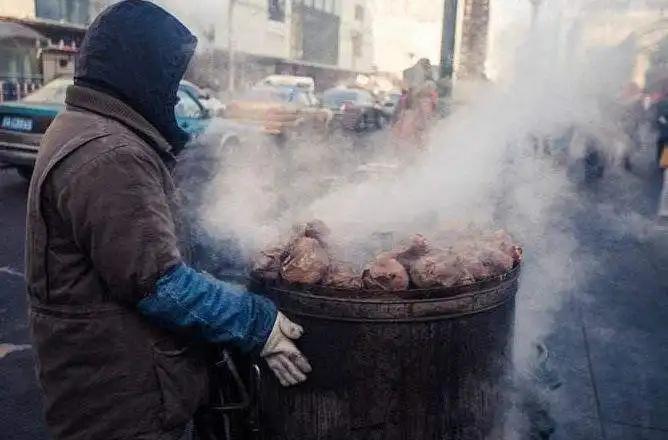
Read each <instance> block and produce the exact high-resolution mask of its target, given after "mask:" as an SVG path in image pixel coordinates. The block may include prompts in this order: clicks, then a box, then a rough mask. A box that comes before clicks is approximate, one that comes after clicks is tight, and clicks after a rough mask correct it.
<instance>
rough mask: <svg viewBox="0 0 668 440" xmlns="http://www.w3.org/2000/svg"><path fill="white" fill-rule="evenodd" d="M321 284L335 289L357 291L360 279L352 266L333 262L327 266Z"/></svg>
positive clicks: (360, 283)
mask: <svg viewBox="0 0 668 440" xmlns="http://www.w3.org/2000/svg"><path fill="white" fill-rule="evenodd" d="M322 284H323V286H327V287H333V288H336V289H349V290H359V289H360V288H361V287H362V277H361V276H360V275H359V273H356V272H355V270H354V269H353V268H352V266H350V265H348V264H345V263H342V262H340V261H335V262H332V264H331V265H330V266H329V271H328V272H327V275H325V279H324V280H323V281H322Z"/></svg>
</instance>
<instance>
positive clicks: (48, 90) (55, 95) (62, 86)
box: [23, 78, 73, 104]
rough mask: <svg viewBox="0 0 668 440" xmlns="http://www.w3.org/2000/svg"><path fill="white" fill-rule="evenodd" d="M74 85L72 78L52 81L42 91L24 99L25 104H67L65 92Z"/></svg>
mask: <svg viewBox="0 0 668 440" xmlns="http://www.w3.org/2000/svg"><path fill="white" fill-rule="evenodd" d="M72 83H73V81H72V78H60V79H56V80H53V81H51V82H50V83H48V84H46V85H45V86H44V87H42V88H41V89H39V90H37V91H36V92H34V93H31V94H30V95H28V96H26V97H25V98H23V101H25V102H36V103H37V102H39V103H53V104H64V103H65V91H66V90H67V87H68V86H71V85H72Z"/></svg>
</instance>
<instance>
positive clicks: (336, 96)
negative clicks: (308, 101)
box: [322, 87, 389, 131]
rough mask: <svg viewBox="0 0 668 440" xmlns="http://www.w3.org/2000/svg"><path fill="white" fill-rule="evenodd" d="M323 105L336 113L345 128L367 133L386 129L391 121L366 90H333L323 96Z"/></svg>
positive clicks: (337, 88)
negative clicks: (367, 131)
mask: <svg viewBox="0 0 668 440" xmlns="http://www.w3.org/2000/svg"><path fill="white" fill-rule="evenodd" d="M322 100H323V105H324V107H325V108H328V109H329V110H331V111H332V112H333V113H334V119H335V120H338V121H339V122H340V123H341V125H342V126H343V128H345V129H347V130H354V131H366V130H373V129H380V128H383V127H385V125H386V123H387V122H388V121H389V118H388V116H387V115H386V114H385V113H384V112H383V111H382V107H381V106H380V105H379V104H378V103H377V102H376V100H375V98H374V97H373V95H372V94H371V92H369V91H367V90H364V89H349V88H339V87H336V88H333V89H329V90H326V91H325V93H323V95H322Z"/></svg>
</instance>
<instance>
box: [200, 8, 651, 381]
mask: <svg viewBox="0 0 668 440" xmlns="http://www.w3.org/2000/svg"><path fill="white" fill-rule="evenodd" d="M516 3H517V2H516ZM617 3H620V2H617ZM621 3H623V4H621ZM621 3H620V4H619V5H617V4H616V3H615V2H601V1H598V0H591V1H586V0H582V1H579V2H573V1H568V0H545V1H544V2H543V6H542V9H541V13H540V14H539V15H538V16H536V18H535V20H536V21H535V22H534V23H533V24H532V25H531V24H530V23H527V22H526V20H527V19H530V14H528V13H526V11H523V12H521V13H518V14H517V17H518V18H519V19H520V20H522V22H521V23H517V22H514V21H513V17H512V16H509V17H508V16H507V17H504V19H503V20H501V21H499V22H497V23H500V25H499V26H500V27H498V28H496V29H493V34H494V36H495V37H494V45H493V54H494V55H493V56H492V57H493V60H492V61H493V62H491V63H490V64H493V69H494V82H493V83H487V84H476V85H474V86H472V87H468V86H469V85H466V84H461V83H460V84H458V86H459V90H462V91H465V93H462V94H459V95H457V96H456V100H455V101H456V102H457V104H456V105H455V110H454V112H453V113H452V114H451V115H450V116H449V117H447V118H446V119H444V120H441V121H440V122H438V123H437V124H436V125H435V126H434V127H433V129H432V130H431V133H430V136H429V141H428V143H427V145H426V148H424V149H418V148H416V147H415V146H403V147H399V148H398V147H397V146H395V145H394V144H393V143H392V140H391V137H390V136H386V135H383V134H380V135H377V136H375V137H374V138H371V140H370V139H366V140H363V141H353V140H351V139H350V138H346V139H324V138H312V139H310V140H307V141H303V140H302V141H300V142H288V143H287V144H286V145H283V146H282V147H280V148H277V147H276V146H275V145H273V144H272V143H271V142H261V141H257V142H255V143H253V144H252V145H247V146H244V148H243V149H242V150H241V151H238V152H236V153H234V154H230V155H228V156H226V158H225V161H226V165H225V168H224V170H221V173H220V174H219V176H218V177H217V178H216V179H215V181H214V182H213V183H212V185H211V186H210V188H209V195H208V198H207V203H205V207H204V209H203V211H202V217H203V219H204V220H205V223H206V224H207V225H208V227H209V228H210V229H211V231H212V232H213V233H215V234H219V235H225V236H230V235H233V236H236V237H237V238H238V239H239V241H240V242H241V245H242V248H243V249H244V250H245V252H246V253H247V254H250V253H252V252H254V251H256V250H258V249H261V248H263V247H265V246H268V245H271V244H274V243H275V242H276V241H278V240H279V239H280V238H281V236H282V235H283V234H285V233H286V231H288V230H289V228H290V226H291V225H292V224H294V223H297V222H299V221H303V220H307V219H310V218H319V219H322V220H323V221H325V222H326V223H327V224H328V225H330V227H331V228H332V229H333V232H334V236H336V237H338V240H339V243H340V244H341V245H342V247H346V246H349V247H359V245H360V242H363V241H364V240H365V239H366V238H367V237H369V236H371V235H372V234H373V233H374V232H384V231H393V232H394V233H395V234H396V235H397V236H399V237H401V236H405V235H408V234H411V233H415V232H421V233H424V234H425V235H427V236H429V234H430V233H437V232H438V230H439V229H442V228H443V227H445V225H452V224H468V223H475V224H478V225H482V226H486V227H490V228H496V227H503V228H506V229H507V230H509V231H510V232H511V233H512V234H513V235H514V236H515V237H516V239H517V240H518V241H519V242H520V243H521V244H523V246H524V248H525V257H526V261H525V264H524V268H523V275H522V280H521V284H520V291H519V294H518V302H517V318H516V326H515V345H514V347H515V350H514V354H515V361H516V366H517V367H518V369H519V370H520V371H523V370H526V369H528V368H529V367H530V365H531V359H532V356H533V354H534V345H533V343H534V342H536V341H541V340H542V339H543V338H545V337H547V336H548V335H549V334H550V333H551V332H552V331H553V329H554V324H555V323H554V322H553V319H554V318H553V317H554V316H555V312H557V311H558V310H559V309H560V308H561V307H562V305H563V304H564V302H565V301H567V300H568V298H569V295H572V294H573V293H577V292H578V290H579V289H578V286H583V285H584V282H585V281H586V279H587V276H588V274H589V273H591V272H592V271H593V270H595V268H596V265H597V260H596V258H595V256H594V255H592V254H590V253H588V252H587V251H586V250H585V249H582V248H581V246H580V244H579V242H578V239H577V236H576V234H575V233H574V227H573V224H572V222H571V219H572V216H573V215H574V213H575V212H577V211H578V210H579V209H580V208H581V207H582V206H581V204H583V203H589V201H588V200H587V199H586V198H584V197H582V195H581V193H580V190H579V184H580V180H581V174H582V173H583V170H582V168H581V166H580V165H581V164H579V165H578V159H579V160H581V159H582V156H583V150H582V148H583V145H584V144H586V143H587V142H586V140H591V139H594V140H595V141H596V142H595V146H596V148H598V149H599V151H600V152H601V154H602V156H603V157H605V158H606V159H607V160H608V161H609V165H608V166H609V167H615V166H617V165H618V164H619V163H620V162H621V160H622V158H623V157H624V155H625V154H627V152H628V150H629V149H630V148H633V147H634V145H633V142H632V141H631V140H630V138H629V137H628V136H627V134H626V133H625V132H624V130H623V128H622V125H621V121H620V113H619V112H618V110H619V109H620V108H621V107H620V104H619V99H618V98H619V96H620V94H621V92H622V90H623V87H624V86H625V85H626V84H627V83H628V82H629V81H630V80H631V78H632V75H633V69H634V62H635V55H636V51H637V48H636V47H635V46H634V42H633V37H632V36H631V32H630V31H628V30H623V26H622V27H620V30H619V35H614V38H611V39H610V44H608V45H604V44H603V43H602V42H604V41H605V38H602V37H601V35H600V34H596V33H595V32H594V33H592V32H591V31H592V29H591V26H590V24H591V23H600V22H601V21H605V20H607V19H609V18H610V17H614V18H615V20H617V21H618V23H623V17H624V12H620V13H616V12H617V11H625V12H628V11H629V8H631V6H630V3H629V2H621ZM493 7H496V8H501V7H503V1H497V2H495V3H494V4H493ZM518 10H519V9H518ZM636 18H637V17H636ZM517 29H520V30H522V31H521V32H517ZM624 33H625V34H624ZM573 133H575V134H574V135H573ZM578 139H585V141H583V142H579V141H578ZM569 147H573V148H570V149H569ZM576 147H582V148H580V151H578V148H576ZM370 169H371V170H377V172H376V171H374V172H369V170H370ZM360 175H361V176H363V177H364V178H362V179H360ZM612 175H613V176H615V175H616V174H615V173H614V172H613V173H612ZM578 176H580V177H578ZM617 177H618V178H620V179H623V177H620V176H619V175H618V176H617ZM613 178H614V177H613ZM601 209H602V210H605V209H608V208H607V207H605V206H603V207H601ZM627 220H628V221H627ZM611 227H615V228H626V229H627V231H628V233H631V234H639V233H641V232H642V230H644V229H645V228H646V227H647V219H645V218H643V217H642V216H640V215H639V214H633V213H629V214H627V215H626V216H625V217H623V218H622V219H620V220H618V221H617V222H615V223H614V225H612V226H611Z"/></svg>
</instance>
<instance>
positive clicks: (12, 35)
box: [0, 21, 46, 41]
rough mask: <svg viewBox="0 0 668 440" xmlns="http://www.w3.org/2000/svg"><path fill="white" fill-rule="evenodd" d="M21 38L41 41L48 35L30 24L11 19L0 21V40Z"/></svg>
mask: <svg viewBox="0 0 668 440" xmlns="http://www.w3.org/2000/svg"><path fill="white" fill-rule="evenodd" d="M10 39H21V40H33V41H40V40H45V39H46V37H44V35H42V34H40V33H39V32H37V31H36V30H34V29H31V28H29V27H28V26H25V25H22V24H19V23H14V22H11V21H0V40H10Z"/></svg>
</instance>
